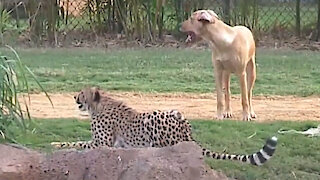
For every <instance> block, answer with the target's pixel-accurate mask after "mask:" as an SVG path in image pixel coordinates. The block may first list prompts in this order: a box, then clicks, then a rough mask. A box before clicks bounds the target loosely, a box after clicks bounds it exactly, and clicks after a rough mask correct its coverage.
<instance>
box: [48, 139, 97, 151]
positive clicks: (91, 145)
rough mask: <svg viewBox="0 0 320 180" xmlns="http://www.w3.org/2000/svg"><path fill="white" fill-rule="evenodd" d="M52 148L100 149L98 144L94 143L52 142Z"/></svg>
mask: <svg viewBox="0 0 320 180" xmlns="http://www.w3.org/2000/svg"><path fill="white" fill-rule="evenodd" d="M51 146H53V147H55V148H57V149H62V148H76V149H94V148H96V147H98V144H97V143H94V142H93V141H77V142H52V143H51Z"/></svg>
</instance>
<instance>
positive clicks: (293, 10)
mask: <svg viewBox="0 0 320 180" xmlns="http://www.w3.org/2000/svg"><path fill="white" fill-rule="evenodd" d="M318 7H320V1H317V0H289V1H282V0H273V1H267V0H198V1H193V0H14V1H6V0H1V1H0V34H1V37H2V39H1V41H2V43H12V42H14V41H17V40H16V39H15V38H18V37H20V38H21V35H22V36H23V37H24V38H25V39H24V40H26V41H31V42H33V43H35V44H38V45H39V44H41V43H42V42H49V43H51V44H53V45H57V46H58V45H59V42H61V41H63V40H65V39H66V38H67V36H71V34H75V33H76V34H83V36H81V37H83V38H86V39H91V38H93V39H96V40H97V38H101V37H102V36H101V35H104V34H108V35H112V34H116V35H117V34H122V37H124V38H125V39H126V40H137V41H140V42H145V43H146V42H148V43H150V42H151V43H152V42H155V41H158V40H161V39H163V37H164V35H166V34H173V35H177V34H178V27H179V24H180V23H181V22H182V21H183V20H184V19H186V18H188V17H189V15H190V14H191V13H192V12H193V11H195V10H197V9H213V10H215V11H216V12H217V13H218V14H219V16H220V17H221V18H222V19H223V20H224V21H225V22H227V23H229V24H231V25H237V24H242V25H246V26H247V27H249V28H251V29H252V30H253V31H254V32H255V34H256V37H257V38H258V37H259V36H258V35H263V34H268V33H272V34H274V35H276V38H285V37H288V34H292V33H295V34H296V36H298V37H300V35H303V37H305V36H308V38H310V39H312V40H318V38H319V32H320V31H319V28H320V18H319V14H320V13H319V12H320V11H319V8H318ZM290 32H291V33H290ZM279 36H281V37H279ZM282 36H284V37H282ZM71 37H72V38H76V36H71ZM78 38H79V37H78Z"/></svg>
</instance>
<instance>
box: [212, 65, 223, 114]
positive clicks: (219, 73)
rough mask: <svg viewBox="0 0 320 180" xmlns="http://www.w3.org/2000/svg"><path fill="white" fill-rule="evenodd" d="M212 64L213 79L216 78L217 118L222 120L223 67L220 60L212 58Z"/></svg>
mask: <svg viewBox="0 0 320 180" xmlns="http://www.w3.org/2000/svg"><path fill="white" fill-rule="evenodd" d="M212 61H213V65H214V74H215V80H216V91H217V119H218V120H222V119H223V118H224V117H223V110H224V104H223V90H222V88H223V87H222V85H223V82H222V80H223V67H222V65H221V62H220V61H219V60H216V59H212Z"/></svg>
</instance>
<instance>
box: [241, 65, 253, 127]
mask: <svg viewBox="0 0 320 180" xmlns="http://www.w3.org/2000/svg"><path fill="white" fill-rule="evenodd" d="M239 79H240V88H241V102H242V111H243V120H244V121H250V120H251V116H250V113H249V101H248V90H247V73H246V72H245V71H244V72H242V73H241V74H240V75H239Z"/></svg>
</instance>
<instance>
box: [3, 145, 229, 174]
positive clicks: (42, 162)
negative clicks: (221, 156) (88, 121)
mask: <svg viewBox="0 0 320 180" xmlns="http://www.w3.org/2000/svg"><path fill="white" fill-rule="evenodd" d="M0 152H1V153H0V179H1V180H18V179H19V180H20V179H21V180H29V179H30V180H37V179H39V180H42V179H57V180H60V179H61V180H64V179H68V180H69V179H70V180H79V179H86V180H94V179H101V180H106V179H110V180H114V179H124V180H125V179H128V180H149V179H163V180H168V179H182V180H189V179H190V180H196V179H210V180H214V179H217V180H223V179H227V177H226V176H224V175H223V174H221V173H217V172H215V171H213V170H211V169H210V168H208V167H207V166H206V165H205V163H204V161H203V158H202V156H201V150H200V148H199V147H198V146H197V145H196V144H195V143H193V142H184V143H179V144H177V145H175V146H171V147H165V148H142V149H114V148H107V147H104V148H98V149H95V150H87V151H75V150H61V151H57V152H55V153H53V154H50V155H43V154H41V153H38V152H35V151H31V150H28V149H24V148H17V147H12V146H7V145H0Z"/></svg>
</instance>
